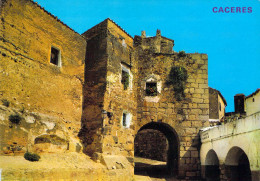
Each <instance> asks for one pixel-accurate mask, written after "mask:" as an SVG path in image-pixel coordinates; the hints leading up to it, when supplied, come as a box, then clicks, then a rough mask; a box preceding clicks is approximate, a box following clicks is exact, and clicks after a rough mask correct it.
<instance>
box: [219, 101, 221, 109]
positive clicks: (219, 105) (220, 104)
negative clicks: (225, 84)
mask: <svg viewBox="0 0 260 181" xmlns="http://www.w3.org/2000/svg"><path fill="white" fill-rule="evenodd" d="M219 110H220V111H221V104H220V102H219Z"/></svg>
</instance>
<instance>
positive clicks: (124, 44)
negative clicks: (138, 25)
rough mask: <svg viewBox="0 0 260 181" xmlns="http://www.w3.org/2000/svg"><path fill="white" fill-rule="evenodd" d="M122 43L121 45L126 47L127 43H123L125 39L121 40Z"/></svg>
mask: <svg viewBox="0 0 260 181" xmlns="http://www.w3.org/2000/svg"><path fill="white" fill-rule="evenodd" d="M122 45H123V47H125V48H126V47H127V45H126V43H125V39H123V40H122Z"/></svg>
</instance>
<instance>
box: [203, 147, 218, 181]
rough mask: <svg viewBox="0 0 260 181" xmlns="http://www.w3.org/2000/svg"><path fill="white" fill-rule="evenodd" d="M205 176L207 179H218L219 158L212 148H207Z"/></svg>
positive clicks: (208, 180)
mask: <svg viewBox="0 0 260 181" xmlns="http://www.w3.org/2000/svg"><path fill="white" fill-rule="evenodd" d="M205 177H206V180H207V181H219V180H220V168H219V159H218V156H217V154H216V152H215V151H214V150H212V149H211V150H209V151H208V153H207V155H206V160H205Z"/></svg>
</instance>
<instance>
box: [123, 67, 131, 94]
mask: <svg viewBox="0 0 260 181" xmlns="http://www.w3.org/2000/svg"><path fill="white" fill-rule="evenodd" d="M121 68H122V73H121V83H122V84H123V86H124V90H127V89H128V88H129V89H130V90H132V81H133V75H132V74H131V71H130V68H129V67H126V66H124V65H122V64H121Z"/></svg>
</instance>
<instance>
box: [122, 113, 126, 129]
mask: <svg viewBox="0 0 260 181" xmlns="http://www.w3.org/2000/svg"><path fill="white" fill-rule="evenodd" d="M122 124H123V126H124V127H126V113H123V121H122Z"/></svg>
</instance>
